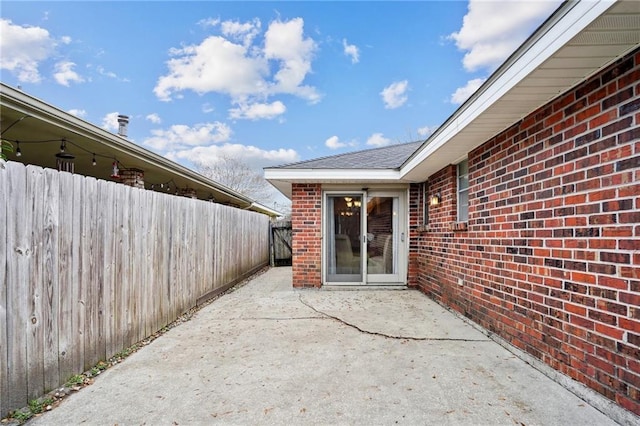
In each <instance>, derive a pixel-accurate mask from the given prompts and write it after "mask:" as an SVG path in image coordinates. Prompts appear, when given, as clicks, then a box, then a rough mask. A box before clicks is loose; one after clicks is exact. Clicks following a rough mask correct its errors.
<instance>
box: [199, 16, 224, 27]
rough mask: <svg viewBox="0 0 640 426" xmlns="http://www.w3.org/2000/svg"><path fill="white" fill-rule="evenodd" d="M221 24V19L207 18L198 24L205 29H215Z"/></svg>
mask: <svg viewBox="0 0 640 426" xmlns="http://www.w3.org/2000/svg"><path fill="white" fill-rule="evenodd" d="M219 23H220V19H219V18H206V19H201V20H200V21H198V24H199V25H202V26H203V27H215V26H216V25H218V24H219Z"/></svg>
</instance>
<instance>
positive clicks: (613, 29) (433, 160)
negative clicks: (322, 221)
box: [400, 0, 640, 181]
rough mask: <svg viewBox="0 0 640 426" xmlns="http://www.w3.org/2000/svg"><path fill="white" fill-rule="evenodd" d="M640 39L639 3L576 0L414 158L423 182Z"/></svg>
mask: <svg viewBox="0 0 640 426" xmlns="http://www.w3.org/2000/svg"><path fill="white" fill-rule="evenodd" d="M639 44H640V7H639V6H638V3H637V1H635V0H632V1H611V0H600V1H569V2H565V3H563V4H562V5H561V6H560V7H559V8H558V9H557V10H556V12H555V13H554V14H553V15H552V16H551V17H550V18H549V19H547V21H546V22H545V23H543V24H542V25H541V26H540V28H539V29H538V30H537V31H536V32H535V33H534V34H533V35H532V36H531V37H530V38H529V39H528V40H527V41H525V43H524V44H523V45H522V46H521V47H520V48H519V49H518V50H517V51H516V52H514V54H513V55H511V57H509V58H508V59H507V60H506V61H505V63H504V64H503V65H502V66H501V67H500V68H499V69H498V70H497V71H496V72H495V73H494V74H493V75H492V76H491V77H490V78H489V79H488V80H487V81H486V82H485V83H484V84H483V85H482V86H481V87H480V88H479V89H478V90H477V91H476V92H475V93H474V94H473V95H472V96H471V97H470V98H469V99H468V100H467V101H466V102H465V103H464V104H463V105H462V106H461V107H460V108H459V109H458V110H457V111H456V112H455V113H454V114H453V115H452V116H451V117H450V118H449V119H448V120H447V121H446V122H445V123H444V124H443V125H442V126H440V128H438V129H437V130H436V132H434V134H433V135H431V136H430V137H429V139H427V141H426V142H425V143H424V144H423V145H422V147H420V149H418V150H417V151H416V153H415V154H414V155H413V156H411V157H410V158H409V160H407V162H406V163H405V164H404V165H403V166H402V168H401V173H400V174H401V177H402V178H403V179H405V180H410V181H423V180H425V179H427V178H428V177H429V176H430V175H432V174H433V173H435V172H437V171H438V170H440V169H441V168H442V167H444V166H446V165H448V164H452V163H453V162H455V161H456V160H458V159H460V158H461V157H464V156H465V155H466V154H467V153H468V152H469V151H471V150H473V149H474V148H476V147H478V146H480V145H481V144H482V143H484V142H486V141H487V140H489V139H490V138H492V137H493V136H495V135H497V134H499V133H500V132H502V131H503V130H505V129H507V128H509V127H510V126H512V125H513V124H515V123H517V122H518V121H520V120H521V119H523V118H524V117H525V116H527V115H528V114H530V113H531V112H533V111H534V110H536V109H537V108H539V107H541V106H543V105H545V104H547V103H548V102H550V101H551V100H553V99H554V98H556V97H557V96H559V95H561V94H562V93H564V92H566V91H567V90H568V89H570V88H571V87H574V86H576V85H577V84H579V83H580V82H582V81H584V80H585V79H586V78H588V77H590V76H592V75H593V74H595V73H597V72H598V71H599V70H601V69H602V68H604V67H606V66H607V65H609V64H611V63H612V62H614V61H615V60H616V59H618V58H620V57H621V56H624V55H625V54H626V53H628V52H630V51H631V50H633V49H634V48H636V47H638V45H639Z"/></svg>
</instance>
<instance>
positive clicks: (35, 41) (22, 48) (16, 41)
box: [0, 19, 56, 83]
mask: <svg viewBox="0 0 640 426" xmlns="http://www.w3.org/2000/svg"><path fill="white" fill-rule="evenodd" d="M55 46H56V42H55V40H53V39H52V38H51V37H50V35H49V32H48V31H47V30H45V29H44V28H39V27H23V26H20V25H14V24H13V23H12V22H11V21H10V20H7V19H0V52H2V55H0V69H5V70H8V71H10V72H11V73H12V74H14V75H16V76H17V78H18V80H19V81H21V82H24V83H38V82H40V81H41V79H42V77H41V76H40V73H39V71H38V66H39V64H40V62H42V61H44V60H45V59H48V58H49V57H50V56H51V55H52V54H53V52H54V49H55Z"/></svg>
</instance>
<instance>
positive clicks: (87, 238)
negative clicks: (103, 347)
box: [81, 177, 99, 370]
mask: <svg viewBox="0 0 640 426" xmlns="http://www.w3.org/2000/svg"><path fill="white" fill-rule="evenodd" d="M85 191H86V192H85V199H84V217H83V221H82V249H81V253H82V270H81V276H82V290H83V297H82V301H83V302H84V307H85V318H84V320H85V323H84V334H83V336H84V366H83V369H85V370H86V369H89V368H90V367H92V366H93V365H94V364H95V363H96V361H98V360H97V359H96V358H97V351H96V346H97V341H98V332H97V326H98V324H99V322H98V318H97V312H98V306H97V305H98V297H97V291H96V288H95V287H96V284H95V283H96V280H95V277H96V274H97V269H98V268H97V264H98V260H97V253H98V250H97V244H98V241H97V239H98V229H97V224H98V219H97V207H98V205H97V204H98V194H97V181H96V179H93V178H89V177H88V178H86V179H85Z"/></svg>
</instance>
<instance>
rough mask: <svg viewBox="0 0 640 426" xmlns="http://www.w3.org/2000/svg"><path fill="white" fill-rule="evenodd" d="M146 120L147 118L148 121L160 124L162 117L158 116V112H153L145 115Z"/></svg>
mask: <svg viewBox="0 0 640 426" xmlns="http://www.w3.org/2000/svg"><path fill="white" fill-rule="evenodd" d="M145 118H146V119H147V120H149V121H150V122H152V123H153V124H160V123H162V119H161V118H160V116H159V115H158V114H156V113H155V112H154V113H152V114H148V115H147V116H146V117H145Z"/></svg>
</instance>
